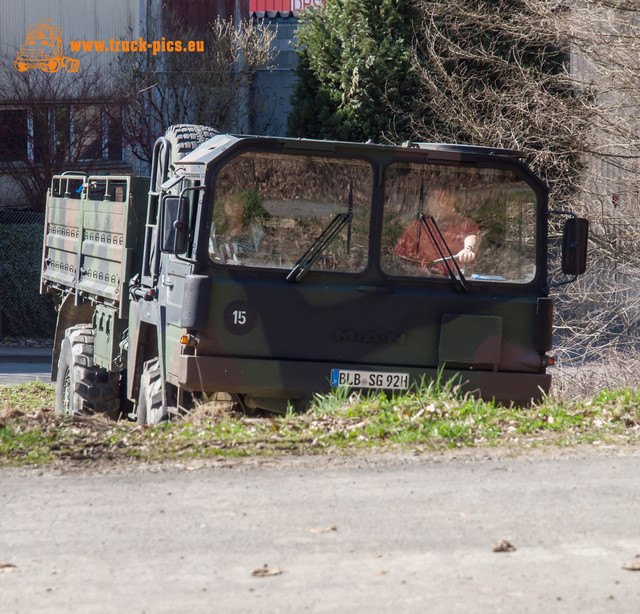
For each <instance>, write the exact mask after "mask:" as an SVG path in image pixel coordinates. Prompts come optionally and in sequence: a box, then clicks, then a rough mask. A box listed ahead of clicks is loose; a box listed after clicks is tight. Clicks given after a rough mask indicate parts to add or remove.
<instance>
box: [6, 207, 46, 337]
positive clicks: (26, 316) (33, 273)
mask: <svg viewBox="0 0 640 614" xmlns="http://www.w3.org/2000/svg"><path fill="white" fill-rule="evenodd" d="M43 233H44V213H34V212H32V211H0V341H11V340H22V339H34V340H49V339H53V335H54V332H55V325H56V312H55V309H54V305H53V301H52V299H51V297H50V296H48V295H46V296H41V295H40V266H41V262H42V237H43Z"/></svg>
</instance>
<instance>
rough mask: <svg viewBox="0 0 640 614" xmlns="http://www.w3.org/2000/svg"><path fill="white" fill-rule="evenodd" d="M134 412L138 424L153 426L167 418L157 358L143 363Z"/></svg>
mask: <svg viewBox="0 0 640 614" xmlns="http://www.w3.org/2000/svg"><path fill="white" fill-rule="evenodd" d="M136 413H137V421H138V424H146V425H151V426H153V425H156V424H160V423H161V422H166V421H167V420H168V419H169V414H168V412H167V409H166V408H163V406H162V378H161V377H160V359H158V358H154V359H153V360H148V361H147V362H145V363H144V367H143V370H142V375H141V376H140V395H139V396H138V407H137V410H136Z"/></svg>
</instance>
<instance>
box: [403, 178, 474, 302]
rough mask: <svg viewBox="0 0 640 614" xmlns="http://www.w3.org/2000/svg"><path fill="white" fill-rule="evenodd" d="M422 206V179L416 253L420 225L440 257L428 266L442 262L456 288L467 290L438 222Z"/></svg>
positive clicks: (418, 246)
mask: <svg viewBox="0 0 640 614" xmlns="http://www.w3.org/2000/svg"><path fill="white" fill-rule="evenodd" d="M423 208H424V179H423V180H422V182H421V183H420V200H419V201H418V222H419V224H418V243H417V245H416V255H417V254H418V253H419V251H420V238H421V235H422V227H423V226H424V227H425V228H426V229H427V232H428V233H429V237H431V242H432V243H433V245H434V247H435V248H436V250H437V252H438V255H439V256H440V258H438V259H437V260H434V261H433V262H432V263H431V264H430V265H429V266H431V265H434V264H438V263H442V264H444V266H445V267H446V269H447V273H448V274H449V278H450V279H451V281H452V282H453V283H454V284H455V286H456V289H458V290H464V291H465V292H467V291H468V290H467V286H466V285H465V283H464V282H465V278H464V275H463V274H462V271H461V270H460V267H459V266H458V263H457V261H456V259H455V258H454V256H453V253H452V252H451V249H450V248H449V246H448V245H447V242H446V241H445V240H444V236H443V235H442V232H440V228H438V224H437V223H436V220H435V218H434V217H433V215H425V214H424V211H423ZM431 226H433V228H434V230H435V232H436V233H437V234H438V237H439V238H440V241H441V242H442V245H444V247H445V249H446V250H447V252H448V255H446V254H445V253H444V252H443V251H442V248H441V247H440V243H439V242H438V241H437V240H436V236H435V234H434V231H433V230H432V229H431ZM450 263H453V266H454V267H455V269H456V272H455V273H454V271H453V269H452V268H451V264H450ZM456 273H457V275H456Z"/></svg>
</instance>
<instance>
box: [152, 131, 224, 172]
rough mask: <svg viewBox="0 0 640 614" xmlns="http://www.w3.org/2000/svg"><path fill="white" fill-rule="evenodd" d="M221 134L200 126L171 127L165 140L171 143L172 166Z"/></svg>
mask: <svg viewBox="0 0 640 614" xmlns="http://www.w3.org/2000/svg"><path fill="white" fill-rule="evenodd" d="M216 134H219V132H218V131H217V130H216V129H215V128H211V127H210V126H200V125H198V124H175V125H173V126H169V127H168V128H167V131H166V132H165V135H164V136H165V138H166V139H167V140H168V141H169V143H171V159H170V165H171V168H172V170H173V165H174V164H175V163H176V162H177V161H178V160H181V159H182V158H183V157H184V156H186V155H187V154H188V153H190V152H192V151H193V150H194V149H195V148H196V147H199V146H200V145H202V143H204V142H205V141H208V140H209V139H211V138H213V137H214V136H216Z"/></svg>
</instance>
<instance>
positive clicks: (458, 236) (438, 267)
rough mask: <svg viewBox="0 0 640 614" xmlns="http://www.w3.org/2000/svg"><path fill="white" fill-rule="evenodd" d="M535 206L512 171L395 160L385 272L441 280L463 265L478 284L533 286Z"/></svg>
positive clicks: (388, 187) (388, 189) (388, 192)
mask: <svg viewBox="0 0 640 614" xmlns="http://www.w3.org/2000/svg"><path fill="white" fill-rule="evenodd" d="M536 203H537V199H536V195H535V192H534V191H533V190H532V189H531V187H530V186H529V185H528V184H527V183H526V182H524V181H523V180H522V179H521V178H520V177H519V176H518V175H517V174H516V173H515V172H513V171H510V170H505V169H482V168H460V167H449V166H438V165H427V164H423V165H420V164H411V163H396V164H392V165H390V166H389V167H388V169H387V172H386V175H385V202H384V223H383V229H382V254H381V264H382V268H383V271H384V272H385V273H386V274H388V275H391V276H409V277H435V278H437V277H445V276H447V275H448V274H449V270H448V268H447V266H449V267H450V269H451V270H452V271H453V272H454V273H455V272H456V271H457V269H456V267H455V264H457V266H458V267H459V268H460V270H461V271H462V272H463V274H464V276H465V278H467V279H470V280H472V281H480V282H486V281H491V282H510V283H528V282H530V281H531V280H533V278H534V277H535V273H536V210H537V204H536ZM421 217H423V219H424V221H421V219H420V218H421ZM454 261H455V264H454Z"/></svg>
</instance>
